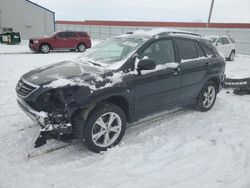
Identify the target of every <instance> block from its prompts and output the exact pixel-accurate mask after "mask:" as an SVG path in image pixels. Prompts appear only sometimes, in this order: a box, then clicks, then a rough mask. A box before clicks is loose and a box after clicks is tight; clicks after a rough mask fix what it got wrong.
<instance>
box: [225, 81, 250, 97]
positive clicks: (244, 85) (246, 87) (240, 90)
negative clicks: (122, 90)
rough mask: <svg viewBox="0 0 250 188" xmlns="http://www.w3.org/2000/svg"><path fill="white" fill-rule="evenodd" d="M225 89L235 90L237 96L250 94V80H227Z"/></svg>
mask: <svg viewBox="0 0 250 188" xmlns="http://www.w3.org/2000/svg"><path fill="white" fill-rule="evenodd" d="M224 88H234V94H236V95H246V94H250V78H242V79H233V78H226V80H225V84H224Z"/></svg>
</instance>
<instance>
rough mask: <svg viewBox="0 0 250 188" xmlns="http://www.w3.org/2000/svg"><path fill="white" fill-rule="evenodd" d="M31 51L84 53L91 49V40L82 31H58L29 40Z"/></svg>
mask: <svg viewBox="0 0 250 188" xmlns="http://www.w3.org/2000/svg"><path fill="white" fill-rule="evenodd" d="M29 48H30V49H31V50H32V51H37V52H41V53H49V52H50V50H77V51H78V52H84V51H85V50H86V49H87V48H91V38H90V35H89V34H88V33H87V32H84V31H79V32H76V31H60V32H54V33H52V34H50V35H49V36H46V37H39V38H32V39H30V40H29Z"/></svg>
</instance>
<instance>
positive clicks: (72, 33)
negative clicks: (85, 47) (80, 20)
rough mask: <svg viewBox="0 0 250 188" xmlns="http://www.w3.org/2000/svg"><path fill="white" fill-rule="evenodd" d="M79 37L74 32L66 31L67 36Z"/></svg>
mask: <svg viewBox="0 0 250 188" xmlns="http://www.w3.org/2000/svg"><path fill="white" fill-rule="evenodd" d="M71 37H77V36H76V34H75V33H74V32H66V38H71Z"/></svg>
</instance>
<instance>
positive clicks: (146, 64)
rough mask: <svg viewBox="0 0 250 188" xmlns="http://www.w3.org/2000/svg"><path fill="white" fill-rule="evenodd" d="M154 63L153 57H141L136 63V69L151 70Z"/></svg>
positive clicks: (153, 67)
mask: <svg viewBox="0 0 250 188" xmlns="http://www.w3.org/2000/svg"><path fill="white" fill-rule="evenodd" d="M155 67H156V64H155V61H154V60H153V59H142V60H140V61H139V63H138V65H137V70H138V71H141V70H153V69H155Z"/></svg>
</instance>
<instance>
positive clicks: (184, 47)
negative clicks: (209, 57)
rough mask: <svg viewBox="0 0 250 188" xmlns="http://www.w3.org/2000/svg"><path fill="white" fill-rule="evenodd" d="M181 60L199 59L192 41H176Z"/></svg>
mask: <svg viewBox="0 0 250 188" xmlns="http://www.w3.org/2000/svg"><path fill="white" fill-rule="evenodd" d="M176 43H177V46H178V50H179V56H180V59H181V60H188V59H195V58H197V57H198V56H197V51H196V46H195V42H194V41H193V40H190V39H176Z"/></svg>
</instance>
